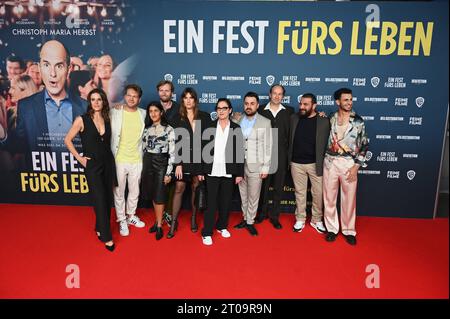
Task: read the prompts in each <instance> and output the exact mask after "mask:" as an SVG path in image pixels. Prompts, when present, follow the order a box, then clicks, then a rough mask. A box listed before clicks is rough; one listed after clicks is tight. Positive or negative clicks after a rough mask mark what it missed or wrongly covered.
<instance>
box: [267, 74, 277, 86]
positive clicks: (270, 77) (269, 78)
mask: <svg viewBox="0 0 450 319" xmlns="http://www.w3.org/2000/svg"><path fill="white" fill-rule="evenodd" d="M266 82H267V84H268V85H269V86H272V85H273V84H274V83H275V77H274V76H273V75H268V76H266Z"/></svg>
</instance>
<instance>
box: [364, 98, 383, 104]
mask: <svg viewBox="0 0 450 319" xmlns="http://www.w3.org/2000/svg"><path fill="white" fill-rule="evenodd" d="M388 101H389V99H388V98H387V97H365V98H364V102H372V103H387V102H388Z"/></svg>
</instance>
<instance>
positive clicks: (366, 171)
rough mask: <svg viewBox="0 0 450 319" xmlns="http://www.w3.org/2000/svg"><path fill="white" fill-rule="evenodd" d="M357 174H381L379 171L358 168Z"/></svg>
mask: <svg viewBox="0 0 450 319" xmlns="http://www.w3.org/2000/svg"><path fill="white" fill-rule="evenodd" d="M358 174H362V175H381V171H373V170H365V169H359V170H358Z"/></svg>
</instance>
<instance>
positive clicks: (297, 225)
mask: <svg viewBox="0 0 450 319" xmlns="http://www.w3.org/2000/svg"><path fill="white" fill-rule="evenodd" d="M303 228H305V222H304V221H301V220H297V221H296V222H295V225H294V229H293V230H294V231H295V232H296V233H299V232H301V231H302V230H303Z"/></svg>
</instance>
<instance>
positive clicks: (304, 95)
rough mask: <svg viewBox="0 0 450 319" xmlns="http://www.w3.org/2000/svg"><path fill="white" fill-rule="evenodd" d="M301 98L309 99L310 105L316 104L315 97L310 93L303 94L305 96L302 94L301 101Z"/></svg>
mask: <svg viewBox="0 0 450 319" xmlns="http://www.w3.org/2000/svg"><path fill="white" fill-rule="evenodd" d="M303 98H310V99H311V101H312V104H317V98H316V96H315V95H314V94H312V93H305V94H303V95H302V99H303Z"/></svg>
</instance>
